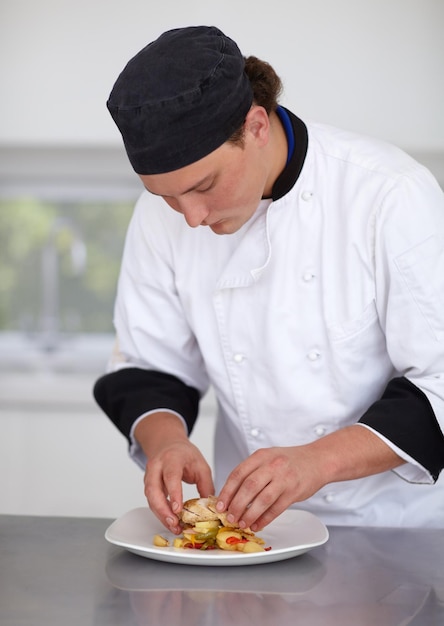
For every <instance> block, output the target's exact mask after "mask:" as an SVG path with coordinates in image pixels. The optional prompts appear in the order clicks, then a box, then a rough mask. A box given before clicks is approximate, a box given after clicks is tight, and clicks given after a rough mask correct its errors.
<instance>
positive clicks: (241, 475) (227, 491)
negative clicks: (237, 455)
mask: <svg viewBox="0 0 444 626" xmlns="http://www.w3.org/2000/svg"><path fill="white" fill-rule="evenodd" d="M257 456H258V455H257V454H256V453H254V454H253V455H251V456H249V457H248V458H247V459H245V461H242V463H239V465H238V466H237V467H235V468H234V470H233V471H232V472H231V473H230V474H229V476H228V478H227V480H226V482H225V484H224V486H223V487H222V489H221V491H220V493H219V497H218V502H217V505H216V506H217V510H218V511H219V512H222V511H227V510H228V509H230V513H232V514H234V511H233V510H232V508H233V504H235V503H234V502H233V501H234V498H235V496H236V497H237V496H238V494H239V491H240V489H241V488H242V487H243V485H244V482H245V480H246V479H247V477H249V476H250V475H251V474H252V473H253V472H254V471H255V470H256V469H257V468H258V462H257ZM252 488H253V486H252ZM247 489H248V485H247ZM248 504H249V502H248V494H247V495H246V497H245V502H244V509H245V507H246V506H247V505H248ZM241 508H242V507H241V505H240V500H239V499H238V505H237V507H236V510H238V509H239V512H241V511H240V509H241ZM242 510H243V509H242Z"/></svg>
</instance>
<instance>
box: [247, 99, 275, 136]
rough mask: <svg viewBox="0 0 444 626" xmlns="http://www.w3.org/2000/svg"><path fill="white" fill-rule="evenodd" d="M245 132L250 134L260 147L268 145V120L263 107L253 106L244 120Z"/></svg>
mask: <svg viewBox="0 0 444 626" xmlns="http://www.w3.org/2000/svg"><path fill="white" fill-rule="evenodd" d="M245 131H246V132H247V133H251V135H252V137H253V138H254V140H255V141H259V144H260V145H265V144H266V143H268V136H269V132H270V119H269V117H268V113H267V111H266V110H265V109H264V107H261V106H257V105H255V104H253V106H252V107H251V109H250V110H249V111H248V113H247V117H246V118H245Z"/></svg>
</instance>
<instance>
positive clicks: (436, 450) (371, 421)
mask: <svg viewBox="0 0 444 626" xmlns="http://www.w3.org/2000/svg"><path fill="white" fill-rule="evenodd" d="M359 422H360V423H361V424H363V425H365V426H369V427H370V428H371V429H372V430H374V431H376V432H377V433H380V434H381V435H383V437H384V438H385V439H387V440H388V441H390V442H392V443H393V444H394V445H395V446H396V447H397V448H398V449H399V450H400V451H403V452H404V453H405V454H406V455H407V456H408V457H411V458H412V459H414V460H415V461H416V462H417V463H419V465H421V466H422V467H424V468H425V469H427V471H428V472H429V473H430V475H431V477H432V480H434V481H436V480H437V479H438V476H439V473H440V472H441V470H442V469H443V467H444V437H443V434H442V432H441V429H440V427H439V424H438V421H437V419H436V416H435V413H434V411H433V409H432V407H431V405H430V402H429V401H428V399H427V396H426V395H425V394H424V393H423V392H422V391H421V390H420V389H418V387H415V385H413V383H411V382H410V381H409V380H407V378H404V377H399V378H394V379H393V380H391V381H390V382H389V383H388V385H387V387H386V389H385V391H384V394H383V396H382V398H381V399H380V400H378V401H377V402H375V403H374V404H373V405H372V406H371V407H370V408H369V409H368V411H366V413H365V414H364V415H363V416H362V418H361V419H360V420H359Z"/></svg>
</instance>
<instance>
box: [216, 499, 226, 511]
mask: <svg viewBox="0 0 444 626" xmlns="http://www.w3.org/2000/svg"><path fill="white" fill-rule="evenodd" d="M224 508H225V506H224V503H223V502H222V500H219V502H218V503H217V504H216V509H217V510H218V511H221V512H222V511H223V510H224Z"/></svg>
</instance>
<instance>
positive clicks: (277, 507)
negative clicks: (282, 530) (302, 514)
mask: <svg viewBox="0 0 444 626" xmlns="http://www.w3.org/2000/svg"><path fill="white" fill-rule="evenodd" d="M290 505H291V502H289V501H288V498H286V497H285V496H284V495H282V496H280V497H279V498H278V499H277V500H276V501H275V502H274V503H273V505H272V506H270V507H269V508H268V509H266V510H265V511H264V512H263V513H262V515H260V516H259V517H258V518H257V519H255V520H253V521H251V522H249V521H248V517H247V520H246V521H247V523H248V525H249V526H250V528H251V530H252V531H253V532H257V531H260V530H262V529H263V528H265V526H268V524H270V523H271V522H272V521H274V520H275V519H276V518H277V517H279V515H281V513H283V512H284V511H286V510H287V509H288V507H289V506H290Z"/></svg>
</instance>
